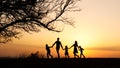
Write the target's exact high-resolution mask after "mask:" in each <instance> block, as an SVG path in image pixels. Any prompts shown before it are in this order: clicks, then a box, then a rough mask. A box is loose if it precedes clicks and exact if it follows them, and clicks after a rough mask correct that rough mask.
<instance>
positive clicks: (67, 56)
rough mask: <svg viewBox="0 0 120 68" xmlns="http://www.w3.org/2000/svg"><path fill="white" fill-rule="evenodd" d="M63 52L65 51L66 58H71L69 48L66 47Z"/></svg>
mask: <svg viewBox="0 0 120 68" xmlns="http://www.w3.org/2000/svg"><path fill="white" fill-rule="evenodd" d="M63 50H65V53H64V54H65V58H69V57H70V56H69V52H68V46H67V45H66V46H65V49H63Z"/></svg>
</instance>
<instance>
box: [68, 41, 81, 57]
mask: <svg viewBox="0 0 120 68" xmlns="http://www.w3.org/2000/svg"><path fill="white" fill-rule="evenodd" d="M72 47H74V49H73V54H74V58H76V56H77V57H79V56H78V55H77V53H78V43H77V41H75V43H74V44H73V45H72V46H71V47H70V48H72Z"/></svg>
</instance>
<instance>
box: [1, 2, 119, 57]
mask: <svg viewBox="0 0 120 68" xmlns="http://www.w3.org/2000/svg"><path fill="white" fill-rule="evenodd" d="M119 3H120V0H81V2H80V8H81V11H80V12H75V13H70V17H71V18H72V19H73V20H74V21H75V28H74V27H72V26H70V25H64V30H63V31H62V32H60V33H56V32H52V31H48V30H45V29H43V28H41V31H40V32H39V33H32V34H27V33H25V32H23V36H22V37H21V38H20V39H19V40H18V39H14V40H13V41H12V42H9V43H7V44H1V46H0V56H19V55H22V54H25V55H26V54H30V53H31V52H33V53H34V52H36V51H39V52H40V54H41V55H44V56H46V53H45V44H46V43H48V44H49V45H52V44H53V43H54V41H56V38H57V37H60V40H61V42H62V44H63V47H65V45H68V46H69V47H70V46H71V45H72V44H73V43H74V41H75V40H77V41H78V44H79V45H81V46H82V47H83V48H84V49H85V51H84V54H85V56H86V57H93V58H94V57H103V58H107V57H108V58H109V57H114V58H120V42H119V41H120V30H119V29H120V8H119V6H120V4H119ZM51 49H52V54H53V55H54V56H55V57H56V52H55V48H51ZM60 53H61V55H62V56H64V52H63V51H62V50H61V51H60ZM69 53H70V56H71V57H73V53H72V49H70V50H69Z"/></svg>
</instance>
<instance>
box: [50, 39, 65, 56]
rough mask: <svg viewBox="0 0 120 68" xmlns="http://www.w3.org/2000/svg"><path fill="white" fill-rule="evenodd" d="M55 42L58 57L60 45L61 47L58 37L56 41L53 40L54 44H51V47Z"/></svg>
mask: <svg viewBox="0 0 120 68" xmlns="http://www.w3.org/2000/svg"><path fill="white" fill-rule="evenodd" d="M55 44H56V51H57V55H58V58H60V53H59V50H60V46H61V47H62V49H63V46H62V44H61V41H59V38H57V41H55V42H54V44H53V45H52V47H53V46H54V45H55Z"/></svg>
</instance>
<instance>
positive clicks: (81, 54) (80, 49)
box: [78, 46, 85, 58]
mask: <svg viewBox="0 0 120 68" xmlns="http://www.w3.org/2000/svg"><path fill="white" fill-rule="evenodd" d="M78 48H79V51H80V58H82V56H83V58H85V56H84V54H83V51H84V49H83V48H82V47H81V46H78Z"/></svg>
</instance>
